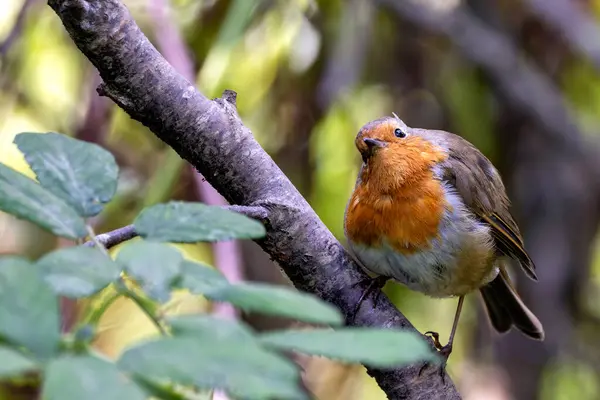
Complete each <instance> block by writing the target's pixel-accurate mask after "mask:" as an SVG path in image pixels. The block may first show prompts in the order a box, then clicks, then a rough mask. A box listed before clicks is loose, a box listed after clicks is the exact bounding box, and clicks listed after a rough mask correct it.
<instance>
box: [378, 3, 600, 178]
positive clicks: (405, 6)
mask: <svg viewBox="0 0 600 400" xmlns="http://www.w3.org/2000/svg"><path fill="white" fill-rule="evenodd" d="M377 1H378V2H379V3H380V4H381V5H384V6H386V7H388V8H390V9H392V10H394V11H395V12H396V13H397V14H398V15H399V16H400V17H401V18H403V19H406V20H408V21H410V22H412V23H413V24H415V25H417V26H419V27H422V28H423V29H425V30H428V31H431V32H436V33H441V34H444V35H446V36H447V37H448V38H449V39H450V40H451V41H452V43H454V45H456V46H457V47H458V48H459V49H460V50H461V51H462V53H463V54H464V56H465V57H466V58H467V59H469V60H470V61H471V62H473V63H475V64H477V65H479V66H480V67H481V68H482V69H483V70H484V71H485V73H486V74H487V75H488V76H489V77H490V79H492V80H493V81H494V83H495V84H496V85H497V87H498V89H499V90H500V91H501V93H502V94H503V95H504V96H505V97H506V98H507V99H508V100H510V102H511V105H512V106H513V108H514V109H515V110H518V111H519V112H521V113H523V114H525V115H527V116H528V117H530V118H531V119H532V120H534V121H535V122H536V123H537V124H538V125H539V126H541V127H542V128H543V130H544V132H546V134H547V135H548V136H549V138H551V139H553V140H555V141H556V143H557V144H558V145H560V146H564V149H565V151H568V152H572V153H573V154H577V155H586V158H587V159H588V161H589V160H590V158H589V157H587V155H588V154H589V153H588V150H589V149H588V148H586V144H585V143H584V140H583V137H582V135H581V133H580V132H579V130H578V129H577V127H576V124H575V121H574V120H573V118H572V116H571V113H570V111H569V109H568V108H567V105H566V104H565V102H564V101H563V98H562V96H561V94H560V92H559V90H558V89H557V88H556V87H555V86H554V85H553V84H552V82H550V80H549V79H547V78H546V76H545V75H544V74H543V73H542V71H539V70H538V68H536V67H535V66H534V65H533V64H531V63H529V62H528V61H526V60H525V59H524V58H523V57H522V56H521V55H520V54H519V52H518V50H517V48H516V47H515V46H514V45H513V44H512V43H511V42H510V40H509V39H508V38H506V37H505V36H504V35H502V34H501V33H500V32H497V31H494V30H492V29H491V28H490V27H489V26H487V25H486V24H485V23H484V22H483V21H481V20H480V19H478V18H477V17H476V16H474V15H473V14H471V13H470V12H469V11H468V10H467V9H466V8H464V7H462V6H456V7H454V8H444V7H450V6H446V5H443V6H442V5H439V6H438V8H434V6H433V3H436V4H437V2H433V1H424V2H419V3H417V2H413V1H394V0H377ZM428 4H431V5H428ZM594 164H597V160H596V161H594ZM592 169H593V170H595V171H599V170H600V169H598V165H594V166H593V167H592ZM598 178H600V176H599V177H598Z"/></svg>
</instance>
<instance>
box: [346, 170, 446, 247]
mask: <svg viewBox="0 0 600 400" xmlns="http://www.w3.org/2000/svg"><path fill="white" fill-rule="evenodd" d="M412 178H413V179H411V183H410V185H404V186H401V187H400V188H398V189H396V190H394V191H393V192H392V193H387V194H386V193H383V194H382V193H381V192H379V191H377V190H374V189H375V188H372V187H369V181H368V180H367V181H366V182H363V183H361V184H359V185H358V186H357V187H356V189H355V191H354V193H353V195H352V197H351V198H350V202H349V203H348V210H347V213H346V221H345V224H346V235H347V237H348V239H349V240H351V241H352V242H354V243H357V244H362V245H366V246H369V247H375V248H377V247H380V246H381V245H382V242H383V240H384V239H385V240H386V241H387V242H388V244H389V245H391V246H392V247H393V248H394V249H396V250H397V251H399V252H401V253H403V254H411V253H414V252H416V251H419V250H423V249H427V248H429V247H430V241H431V240H432V239H434V238H436V237H438V234H439V232H438V229H439V225H440V221H441V219H442V217H443V214H444V210H445V208H446V207H447V206H448V203H447V201H446V198H445V194H444V190H443V187H442V184H441V182H440V181H438V180H436V179H434V177H433V173H432V172H431V170H427V171H422V172H421V173H420V174H419V175H418V176H413V177H412Z"/></svg>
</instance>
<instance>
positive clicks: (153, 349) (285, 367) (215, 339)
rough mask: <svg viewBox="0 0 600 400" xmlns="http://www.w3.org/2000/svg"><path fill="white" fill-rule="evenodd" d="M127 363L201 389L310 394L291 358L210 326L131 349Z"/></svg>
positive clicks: (244, 394) (247, 394) (243, 394)
mask: <svg viewBox="0 0 600 400" xmlns="http://www.w3.org/2000/svg"><path fill="white" fill-rule="evenodd" d="M118 365H119V367H120V368H121V369H123V370H125V371H128V372H131V373H135V374H137V375H141V376H143V377H145V378H146V379H151V380H154V381H159V382H160V381H165V380H171V381H173V382H177V383H179V384H181V385H195V386H197V387H198V388H200V389H211V388H216V389H224V390H226V391H227V392H229V393H230V394H232V395H233V396H234V397H239V398H244V399H257V400H258V399H267V398H281V399H306V398H307V396H306V395H305V394H304V393H303V392H302V391H301V390H300V388H299V387H298V383H299V381H300V374H299V371H298V369H297V367H296V365H294V364H293V363H292V362H291V361H290V360H287V359H285V358H283V357H282V356H280V355H278V354H275V353H272V352H270V351H267V350H265V349H263V348H261V347H258V346H256V345H254V344H253V343H252V342H249V341H245V340H240V341H237V340H232V338H231V337H227V336H225V337H220V336H219V334H218V331H217V329H213V335H210V332H205V335H204V336H203V338H202V340H198V339H196V338H194V337H187V336H184V337H167V338H163V339H159V340H155V341H151V342H146V343H144V344H141V345H138V346H136V347H133V348H131V349H129V350H127V351H126V352H125V353H124V354H123V356H122V357H121V359H120V360H119V362H118Z"/></svg>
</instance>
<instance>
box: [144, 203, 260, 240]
mask: <svg viewBox="0 0 600 400" xmlns="http://www.w3.org/2000/svg"><path fill="white" fill-rule="evenodd" d="M133 224H134V226H135V230H136V231H137V232H138V233H139V234H140V235H141V236H143V237H145V238H147V239H151V240H157V241H163V242H175V243H197V242H217V241H223V240H231V239H257V238H261V237H263V236H264V235H265V232H266V231H265V228H264V226H263V225H262V224H261V223H259V222H257V221H254V220H253V219H250V218H248V217H246V216H245V215H241V214H238V213H235V212H232V211H228V210H224V209H222V208H221V207H217V206H207V205H204V204H201V203H186V202H170V203H167V204H158V205H156V206H153V207H149V208H146V209H144V210H143V211H142V212H141V213H140V215H139V216H138V217H137V218H136V219H135V221H134V222H133Z"/></svg>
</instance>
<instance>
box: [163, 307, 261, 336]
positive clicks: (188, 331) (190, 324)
mask: <svg viewBox="0 0 600 400" xmlns="http://www.w3.org/2000/svg"><path fill="white" fill-rule="evenodd" d="M168 322H169V325H171V332H172V333H173V335H174V336H190V337H193V338H195V339H196V340H200V341H203V340H211V339H212V338H213V337H215V335H217V336H218V339H219V340H235V341H242V340H248V341H252V342H255V337H254V333H253V332H252V331H251V330H250V328H249V327H248V326H246V325H243V324H242V323H240V322H238V321H236V320H230V319H225V318H217V317H215V316H212V315H206V314H205V315H182V316H177V317H171V318H169V319H168Z"/></svg>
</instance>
